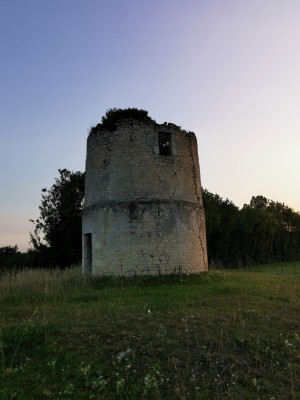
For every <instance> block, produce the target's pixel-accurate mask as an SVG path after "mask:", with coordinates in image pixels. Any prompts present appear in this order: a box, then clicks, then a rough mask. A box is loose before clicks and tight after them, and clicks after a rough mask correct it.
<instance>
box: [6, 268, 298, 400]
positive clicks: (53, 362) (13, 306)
mask: <svg viewBox="0 0 300 400" xmlns="http://www.w3.org/2000/svg"><path fill="white" fill-rule="evenodd" d="M280 268H281V267H279V270H278V267H277V266H274V269H273V271H274V270H276V271H280ZM286 271H288V269H287V270H286ZM299 286H300V276H299V275H294V274H293V271H292V270H290V273H286V274H285V275H284V276H282V275H281V274H280V273H272V272H270V271H267V270H265V271H264V272H263V270H261V271H260V272H253V271H252V272H247V271H246V270H243V271H224V270H223V271H222V272H220V271H212V272H209V273H205V274H202V275H195V276H193V275H191V276H184V275H182V276H161V277H138V278H126V279H125V278H86V277H82V275H81V271H80V269H79V268H73V269H69V270H64V271H45V270H27V271H26V270H25V271H20V272H19V273H16V274H7V275H5V276H3V277H2V278H1V280H0V307H1V308H0V400H7V399H18V400H27V399H39V400H46V399H53V400H61V399H62V400H83V399H84V400H86V399H98V400H102V399H103V400H104V399H105V400H109V399H111V400H121V399H122V400H123V399H129V400H150V399H151V400H159V399H170V400H173V399H174V400H175V399H176V400H188V399H193V400H194V399H195V400H200V399H201V400H204V399H216V400H240V399H246V400H247V399H249V400H252V399H253V400H254V399H256V400H258V399H261V400H264V399H268V400H275V399H276V400H281V399H287V400H289V399H292V400H295V399H299V398H300V395H299V393H300V363H299V357H300V336H299V332H300V321H299V318H298V316H299V313H300V292H299Z"/></svg>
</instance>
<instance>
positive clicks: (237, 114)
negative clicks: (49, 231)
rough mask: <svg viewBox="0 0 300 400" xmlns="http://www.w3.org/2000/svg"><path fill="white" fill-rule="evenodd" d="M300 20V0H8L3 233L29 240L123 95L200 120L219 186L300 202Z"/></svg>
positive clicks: (213, 187) (206, 181)
mask: <svg viewBox="0 0 300 400" xmlns="http://www.w3.org/2000/svg"><path fill="white" fill-rule="evenodd" d="M299 21H300V2H299V1H298V0H285V1H282V0H251V1H248V0H181V1H180V0H151V1H149V0H84V1H83V0H43V1H40V0H0V45H1V63H0V114H1V115H0V116H1V118H0V135H1V146H0V168H1V174H0V185H1V197H0V246H5V245H14V244H17V245H18V246H19V247H20V248H21V249H22V250H26V249H27V248H28V247H29V231H30V230H33V225H32V224H31V223H30V222H29V219H30V218H36V217H38V214H39V209H38V207H39V205H40V200H41V189H42V188H43V187H48V188H49V187H51V185H52V184H53V183H54V179H55V177H57V176H58V171H57V170H58V169H59V168H68V169H70V170H73V171H76V170H81V171H83V170H84V164H85V146H86V138H87V133H88V131H89V128H90V127H91V126H93V125H95V124H97V123H98V122H99V121H100V119H101V117H102V115H104V114H105V112H106V110H107V109H109V108H113V107H117V108H125V107H137V108H142V109H146V110H147V111H148V112H149V115H150V116H151V117H152V118H154V119H155V120H156V121H157V122H159V123H162V122H164V121H168V122H173V123H175V124H177V125H180V126H182V127H183V128H184V129H187V130H191V131H194V132H195V133H196V134H197V138H198V147H199V156H200V167H201V176H202V184H203V186H204V187H205V188H207V189H208V190H210V191H211V192H213V193H218V194H219V195H221V196H222V197H224V198H229V199H230V200H232V201H233V202H234V203H235V204H236V205H238V206H240V207H241V206H243V204H244V203H249V201H250V199H251V196H253V195H264V196H265V197H267V198H270V199H273V200H275V201H281V202H284V203H286V204H288V205H289V206H291V207H292V208H294V209H295V210H296V211H300V189H299V169H300V168H299V167H300V161H299V156H298V153H299V151H300V150H299V149H300V114H299V105H300V73H299V71H300V52H299V49H300V24H299Z"/></svg>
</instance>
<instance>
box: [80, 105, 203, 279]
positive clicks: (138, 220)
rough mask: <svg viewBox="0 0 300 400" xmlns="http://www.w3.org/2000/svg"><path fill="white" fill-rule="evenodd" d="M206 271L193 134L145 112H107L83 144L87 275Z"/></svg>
mask: <svg viewBox="0 0 300 400" xmlns="http://www.w3.org/2000/svg"><path fill="white" fill-rule="evenodd" d="M206 270H207V251H206V234H205V216H204V209H203V206H202V194H201V183H200V171H199V161H198V152H197V141H196V137H195V134H194V133H192V132H186V131H184V130H181V129H180V128H179V127H178V126H176V125H174V124H170V123H168V124H167V123H164V124H162V125H159V124H157V123H156V122H155V121H154V120H152V119H151V118H150V117H149V116H148V113H147V112H146V111H143V110H137V109H126V110H115V109H113V110H109V111H108V112H107V113H106V117H103V118H102V123H101V124H98V125H97V126H96V127H94V128H92V129H91V131H90V133H89V136H88V139H87V155H86V175H85V200H84V207H83V271H84V273H89V274H92V275H135V274H171V273H180V272H181V273H197V272H201V271H206Z"/></svg>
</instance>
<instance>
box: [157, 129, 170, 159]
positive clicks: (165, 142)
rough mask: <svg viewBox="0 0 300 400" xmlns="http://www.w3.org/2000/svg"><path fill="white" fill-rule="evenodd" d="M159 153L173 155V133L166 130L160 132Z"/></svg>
mask: <svg viewBox="0 0 300 400" xmlns="http://www.w3.org/2000/svg"><path fill="white" fill-rule="evenodd" d="M158 145H159V154H161V155H162V156H170V155H171V134H170V133H165V132H159V133H158Z"/></svg>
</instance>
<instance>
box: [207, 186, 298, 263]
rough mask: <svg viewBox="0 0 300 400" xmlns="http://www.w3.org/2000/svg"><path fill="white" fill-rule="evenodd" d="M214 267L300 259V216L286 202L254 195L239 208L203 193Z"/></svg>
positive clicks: (210, 251) (208, 240)
mask: <svg viewBox="0 0 300 400" xmlns="http://www.w3.org/2000/svg"><path fill="white" fill-rule="evenodd" d="M203 205H204V209H205V215H206V232H207V251H208V257H209V262H210V263H211V264H216V265H222V266H225V267H239V266H246V265H252V264H260V263H271V262H280V261H293V260H299V259H300V214H299V213H298V212H296V211H294V210H293V209H292V208H290V207H289V206H287V205H286V204H284V203H280V202H275V201H273V200H269V199H267V198H266V197H264V196H261V195H259V196H253V197H252V198H251V200H250V203H249V204H244V206H243V207H242V208H241V209H239V208H238V207H237V206H236V205H234V204H233V202H232V201H230V200H228V199H226V200H224V199H222V197H220V196H219V195H218V194H213V193H210V192H209V191H208V190H206V189H205V190H203Z"/></svg>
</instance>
